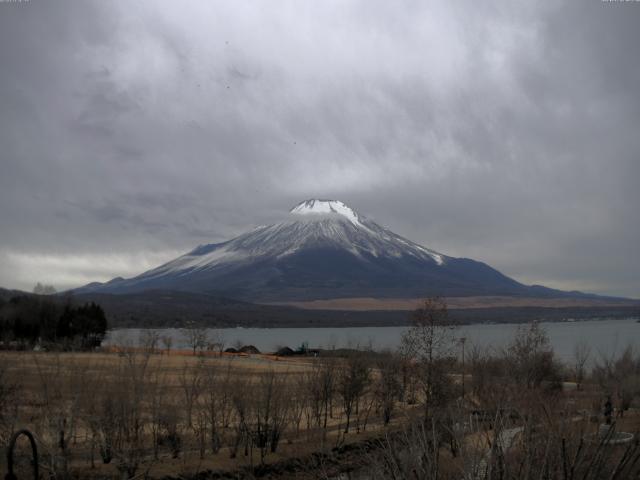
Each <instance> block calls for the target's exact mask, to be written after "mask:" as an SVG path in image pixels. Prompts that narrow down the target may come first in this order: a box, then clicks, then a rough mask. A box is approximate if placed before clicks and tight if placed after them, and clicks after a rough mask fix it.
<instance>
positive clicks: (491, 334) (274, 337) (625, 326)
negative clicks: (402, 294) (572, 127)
mask: <svg viewBox="0 0 640 480" xmlns="http://www.w3.org/2000/svg"><path fill="white" fill-rule="evenodd" d="M540 325H541V326H542V327H544V328H545V330H546V331H547V334H548V335H549V340H550V341H551V345H552V346H553V348H554V350H555V352H556V354H557V355H558V356H559V357H560V358H561V359H563V360H570V359H571V357H572V355H573V351H574V347H575V345H576V344H577V343H579V342H586V343H587V344H588V345H590V346H591V350H592V358H597V357H599V356H600V355H607V356H608V355H612V354H616V353H619V352H621V351H622V350H623V349H624V348H625V347H627V346H628V345H631V346H633V347H634V348H640V323H638V322H637V319H635V318H629V319H621V320H613V319H611V320H607V319H604V320H585V321H575V322H552V323H545V322H543V323H541V324H540ZM408 328H409V327H345V328H220V329H211V332H210V333H211V336H212V337H213V332H216V334H222V336H223V338H224V341H225V344H226V345H227V346H233V345H235V344H242V345H255V346H256V347H257V348H258V349H259V350H260V351H263V352H270V351H271V352H272V351H275V350H276V349H277V348H278V347H281V346H289V347H291V348H294V349H295V348H297V347H299V346H300V345H302V344H303V343H305V342H306V343H307V344H308V346H309V347H310V348H332V347H336V348H339V347H365V346H371V347H373V348H374V349H376V350H381V349H395V348H397V347H398V346H399V345H400V341H401V338H402V334H403V333H404V332H405V331H406V330H407V329H408ZM517 328H518V324H475V325H463V326H460V327H458V328H457V329H456V333H455V335H456V336H457V337H465V338H466V339H467V342H466V345H467V348H469V347H471V346H472V345H477V346H482V347H492V348H501V347H503V346H505V345H506V344H507V343H508V342H509V341H510V340H511V339H512V338H513V336H514V334H515V333H516V330H517ZM156 331H157V332H158V333H159V334H160V335H163V336H164V335H169V336H171V337H172V338H173V348H188V345H187V340H186V336H185V332H184V330H182V329H173V328H167V329H158V330H156ZM142 332H144V330H142V329H116V330H111V331H110V332H109V333H108V335H107V338H106V339H105V341H104V344H106V345H114V344H120V345H137V344H138V343H139V340H140V338H141V333H142Z"/></svg>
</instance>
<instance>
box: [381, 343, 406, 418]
mask: <svg viewBox="0 0 640 480" xmlns="http://www.w3.org/2000/svg"><path fill="white" fill-rule="evenodd" d="M377 370H378V376H377V378H376V383H375V397H376V400H377V402H378V406H379V409H380V410H381V412H382V421H383V422H384V424H385V425H387V424H388V423H389V422H390V421H391V415H392V413H393V409H394V406H395V403H396V400H397V399H398V398H399V397H400V394H401V389H402V385H401V378H400V375H399V374H400V371H401V367H400V361H399V360H398V359H397V358H396V357H395V356H394V355H392V354H390V353H389V354H387V355H384V356H383V357H381V358H379V359H378V361H377Z"/></svg>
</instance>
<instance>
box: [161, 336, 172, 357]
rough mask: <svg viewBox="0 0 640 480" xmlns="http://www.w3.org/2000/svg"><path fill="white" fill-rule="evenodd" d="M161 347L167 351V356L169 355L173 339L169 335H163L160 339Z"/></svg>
mask: <svg viewBox="0 0 640 480" xmlns="http://www.w3.org/2000/svg"><path fill="white" fill-rule="evenodd" d="M161 340H162V345H163V346H164V348H165V350H166V351H167V355H169V354H170V353H171V346H172V345H173V337H172V336H171V335H164V336H163V337H162V338H161Z"/></svg>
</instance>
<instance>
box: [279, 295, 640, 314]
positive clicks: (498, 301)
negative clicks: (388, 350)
mask: <svg viewBox="0 0 640 480" xmlns="http://www.w3.org/2000/svg"><path fill="white" fill-rule="evenodd" d="M445 300H446V302H447V305H448V307H449V308H450V309H470V308H504V307H550V308H567V307H596V306H599V307H622V306H631V305H639V304H640V302H638V301H637V300H610V299H599V298H536V297H500V296H486V297H447V298H446V299H445ZM423 301H424V299H421V298H363V297H358V298H334V299H327V300H311V301H304V302H280V303H273V304H272V305H289V306H294V307H298V308H304V309H308V310H355V311H372V310H406V311H412V310H415V309H416V308H417V307H418V306H419V305H420V303H421V302H423Z"/></svg>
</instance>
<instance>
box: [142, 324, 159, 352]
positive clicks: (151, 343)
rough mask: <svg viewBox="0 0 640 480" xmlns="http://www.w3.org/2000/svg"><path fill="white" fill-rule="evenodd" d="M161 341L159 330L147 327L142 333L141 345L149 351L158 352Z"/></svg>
mask: <svg viewBox="0 0 640 480" xmlns="http://www.w3.org/2000/svg"><path fill="white" fill-rule="evenodd" d="M159 342H160V334H159V333H158V331H157V330H151V329H146V330H144V331H143V332H142V333H141V335H140V346H141V347H142V348H144V349H145V350H146V351H147V352H148V353H151V354H153V353H156V348H158V343H159Z"/></svg>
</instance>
